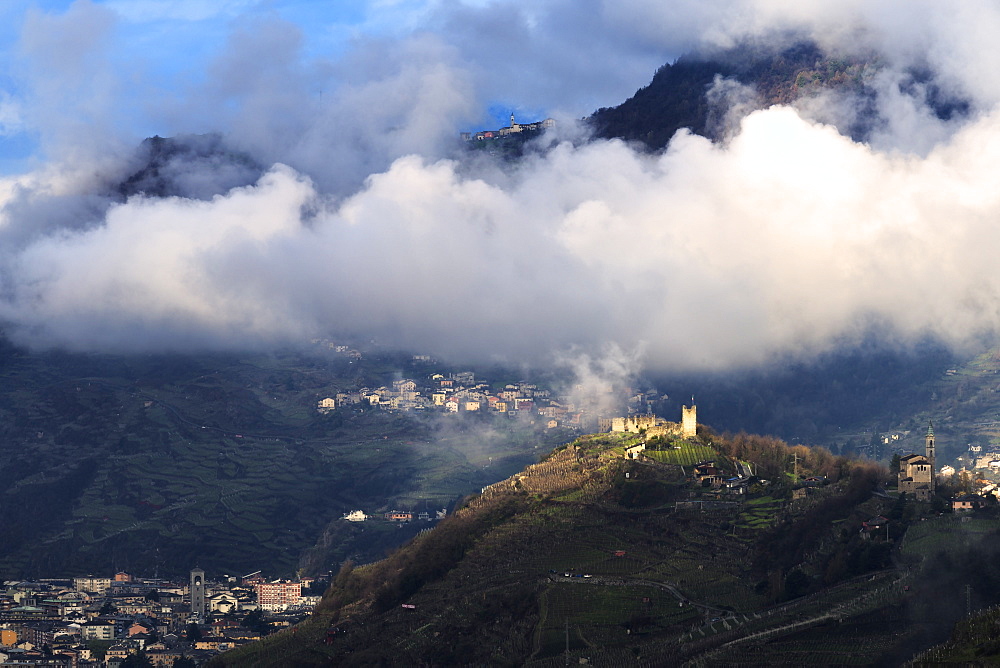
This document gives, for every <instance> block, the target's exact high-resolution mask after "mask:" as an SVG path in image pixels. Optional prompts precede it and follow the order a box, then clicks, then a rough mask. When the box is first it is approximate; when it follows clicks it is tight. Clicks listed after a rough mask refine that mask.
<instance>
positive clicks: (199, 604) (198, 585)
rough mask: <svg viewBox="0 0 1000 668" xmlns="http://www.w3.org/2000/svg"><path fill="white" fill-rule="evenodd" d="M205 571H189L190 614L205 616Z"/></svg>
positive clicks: (198, 569) (196, 569)
mask: <svg viewBox="0 0 1000 668" xmlns="http://www.w3.org/2000/svg"><path fill="white" fill-rule="evenodd" d="M205 612H206V610H205V571H203V570H201V569H200V568H195V569H194V570H193V571H191V614H192V615H198V616H199V617H201V618H202V619H204V618H205Z"/></svg>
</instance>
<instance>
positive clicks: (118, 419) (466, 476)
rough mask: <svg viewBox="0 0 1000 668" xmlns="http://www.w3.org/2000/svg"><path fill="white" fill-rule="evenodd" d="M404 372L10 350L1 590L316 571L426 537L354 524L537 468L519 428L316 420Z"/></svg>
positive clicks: (2, 435)
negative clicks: (333, 401)
mask: <svg viewBox="0 0 1000 668" xmlns="http://www.w3.org/2000/svg"><path fill="white" fill-rule="evenodd" d="M406 360H407V358H406V356H393V355H371V356H367V357H365V358H364V359H362V360H349V359H347V358H345V357H343V356H337V355H327V356H324V355H322V354H318V353H315V354H312V355H306V354H298V353H295V354H293V353H286V354H275V355H246V356H227V355H214V356H209V355H205V356H171V355H162V356H134V357H126V356H110V355H107V356H88V355H70V354H64V353H50V354H35V353H28V352H25V351H22V350H19V349H16V348H13V347H9V346H6V347H2V348H0V380H2V383H0V457H2V459H0V490H2V491H0V504H2V507H3V508H4V511H5V512H4V513H2V514H0V535H3V537H4V539H3V540H2V541H0V579H17V578H25V577H54V576H57V575H79V574H86V573H88V572H97V573H100V572H115V571H116V570H119V569H129V570H132V571H135V572H141V573H146V574H149V575H150V576H152V575H153V574H156V573H159V574H161V575H171V574H177V573H184V572H186V571H187V570H189V569H190V568H192V566H193V565H195V564H200V565H201V566H202V567H203V568H206V569H208V570H209V571H210V572H213V573H219V572H251V571H254V570H258V569H265V570H266V571H267V572H269V573H273V574H287V575H291V574H293V573H295V572H296V570H298V569H300V568H302V569H305V570H306V571H308V572H322V571H325V570H326V569H328V568H329V564H330V563H339V562H340V561H342V560H343V559H345V558H347V557H348V556H351V557H354V558H359V559H365V560H370V559H375V558H378V557H380V556H381V555H383V554H384V553H385V550H387V549H389V548H391V547H394V546H396V545H398V544H399V543H400V542H402V541H403V540H405V539H406V538H408V537H409V536H411V535H413V533H415V532H416V531H417V530H418V529H417V528H415V527H407V528H400V527H399V526H393V525H389V524H388V523H384V524H382V525H380V526H374V525H373V526H369V527H368V529H369V530H368V531H363V530H362V529H361V528H359V527H355V526H352V525H350V523H345V522H341V521H339V518H340V517H341V515H342V514H343V513H344V512H346V511H349V510H352V509H356V508H363V509H366V510H367V511H368V512H373V511H377V510H379V509H382V510H389V509H391V508H392V507H394V506H393V505H392V504H397V503H398V504H401V505H400V506H399V507H402V508H418V507H419V509H423V508H424V507H426V508H427V509H429V510H435V509H440V508H443V507H447V506H449V505H450V504H452V503H453V502H454V501H455V499H457V498H460V497H461V496H463V495H464V494H467V493H469V492H470V491H471V490H475V489H479V488H480V487H481V486H482V485H485V484H488V483H490V482H493V481H495V480H497V479H498V478H501V477H503V476H505V475H508V474H509V473H510V472H512V471H516V470H518V469H519V468H520V467H522V466H523V465H524V464H525V463H527V462H529V461H532V459H533V458H534V457H535V455H534V447H535V445H536V444H537V443H538V442H539V441H538V440H536V439H534V438H533V439H531V440H526V439H525V438H524V435H523V434H522V433H521V431H520V429H521V427H520V426H519V425H518V423H517V421H513V420H510V421H505V422H504V423H501V424H498V425H495V426H491V425H489V424H479V423H475V422H474V421H468V420H452V421H449V422H448V423H446V424H444V423H440V422H437V421H435V420H434V419H433V417H432V416H428V417H426V418H418V417H415V416H409V415H407V414H400V413H389V412H383V411H376V410H364V409H363V408H358V409H357V410H350V409H345V410H342V411H336V412H334V413H331V414H329V415H323V414H320V413H318V412H317V411H316V401H317V399H318V398H319V397H320V396H329V393H331V392H336V391H337V390H338V388H348V389H349V388H356V387H357V386H358V384H359V383H368V384H374V385H375V386H377V385H378V384H379V383H384V382H390V381H391V379H393V378H395V377H397V375H396V374H399V373H400V372H409V373H413V372H415V371H416V369H414V368H412V367H409V366H408V362H407V361H406ZM444 427H447V429H445V428H444ZM486 435H489V436H491V439H490V440H489V441H486V440H485V438H486ZM484 442H488V443H489V448H486V447H485V446H484V445H483V443H484ZM487 450H488V452H487ZM490 457H492V458H493V459H492V467H488V466H487V465H488V464H490V463H491V460H490V459H489V458H490ZM418 504H420V505H418Z"/></svg>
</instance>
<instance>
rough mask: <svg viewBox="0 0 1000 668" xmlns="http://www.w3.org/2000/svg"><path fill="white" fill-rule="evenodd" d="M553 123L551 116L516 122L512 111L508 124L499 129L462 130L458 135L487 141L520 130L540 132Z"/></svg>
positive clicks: (515, 134)
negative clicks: (527, 121) (533, 120)
mask: <svg viewBox="0 0 1000 668" xmlns="http://www.w3.org/2000/svg"><path fill="white" fill-rule="evenodd" d="M555 125H556V122H555V121H554V120H553V119H551V118H546V119H545V120H544V121H535V122H534V123H518V122H517V121H515V120H514V114H513V113H512V114H511V115H510V125H508V126H505V127H502V128H500V129H499V130H480V131H479V132H463V133H461V135H460V136H461V138H462V140H463V141H487V140H492V139H501V138H503V137H510V136H511V135H514V136H517V135H519V134H520V133H522V132H540V131H542V130H547V129H549V128H553V127H555Z"/></svg>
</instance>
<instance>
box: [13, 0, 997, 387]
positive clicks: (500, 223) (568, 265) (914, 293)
mask: <svg viewBox="0 0 1000 668" xmlns="http://www.w3.org/2000/svg"><path fill="white" fill-rule="evenodd" d="M407 6H408V8H409V9H413V10H414V11H416V9H421V10H423V9H427V11H428V12H429V13H428V14H427V15H426V16H427V17H428V18H426V19H422V20H425V21H426V22H427V23H426V26H427V28H428V31H426V32H420V33H414V34H407V35H406V36H405V37H403V38H399V39H395V38H393V39H389V38H386V37H384V36H383V37H381V38H374V37H360V38H358V39H357V40H356V42H355V43H354V45H353V47H352V50H351V52H350V53H349V54H348V55H347V56H345V57H343V58H338V59H331V60H310V59H306V58H305V57H304V56H303V52H304V44H305V42H306V41H307V39H308V36H307V34H306V33H305V32H303V30H302V29H301V28H299V27H297V26H295V25H293V24H291V23H287V22H280V21H259V20H255V21H242V22H239V23H238V24H237V25H236V28H235V29H234V31H233V32H232V34H231V38H230V41H229V43H228V44H227V46H226V47H225V48H224V49H223V50H222V52H221V53H220V54H219V55H218V56H217V57H216V59H215V61H214V62H213V63H212V64H210V65H207V66H206V68H205V69H206V73H207V74H206V76H205V79H204V81H203V82H202V81H200V82H197V83H195V84H193V85H192V86H191V89H190V90H189V91H187V93H186V94H185V95H183V96H181V97H180V99H172V100H167V101H165V100H164V99H163V98H159V97H154V98H151V99H150V100H149V102H150V105H151V107H155V108H156V110H157V111H156V113H157V114H158V115H157V118H160V119H162V120H163V122H164V124H165V125H167V126H168V127H171V128H174V129H180V130H184V131H188V132H202V131H206V130H213V129H221V130H224V131H226V132H227V138H228V140H229V141H230V142H231V143H232V144H234V145H236V146H238V147H239V148H241V149H243V150H246V151H247V152H249V153H250V154H251V155H252V156H253V157H254V158H255V159H256V160H258V161H260V162H261V163H262V164H264V165H265V166H267V165H272V164H278V163H281V164H282V165H288V166H287V167H286V166H275V167H273V168H271V169H269V171H268V172H267V174H266V175H265V176H264V177H263V178H262V179H261V181H260V182H259V183H257V184H256V185H253V186H250V187H247V188H242V189H236V190H232V191H230V192H229V193H226V194H224V195H221V196H219V197H216V198H214V199H209V200H206V201H202V200H196V199H193V198H192V199H185V198H170V199H163V200H151V199H143V198H135V199H132V200H129V201H128V202H125V203H116V204H114V205H111V204H110V203H109V200H108V199H105V198H102V197H97V196H94V195H93V194H92V193H93V192H94V184H95V183H98V182H99V181H98V179H97V177H96V176H95V174H101V173H107V171H106V169H104V168H100V166H95V164H94V162H93V156H95V155H100V154H105V155H106V154H108V152H109V148H110V149H111V151H110V153H111V155H112V157H115V151H117V150H118V149H117V148H116V147H117V146H119V145H121V144H115V143H114V142H111V143H110V144H109V141H110V140H109V139H108V137H120V136H121V135H120V134H116V132H115V130H116V127H115V126H116V125H117V123H118V122H120V121H123V119H127V117H128V114H127V113H125V112H123V111H122V109H123V107H125V106H127V105H128V104H132V102H131V97H130V95H129V94H126V93H124V92H123V90H124V89H125V86H124V84H123V83H122V79H121V78H120V77H119V76H116V73H115V71H114V68H112V67H110V65H109V61H108V59H107V58H105V56H104V54H105V53H106V49H107V46H108V40H111V39H112V37H111V36H112V35H114V31H115V30H116V25H117V24H116V23H115V20H114V16H113V15H110V14H109V13H108V11H107V9H106V8H101V7H97V6H94V5H90V4H87V3H81V4H77V5H74V6H73V8H72V9H71V10H70V13H68V14H67V15H65V16H55V17H52V16H43V15H34V17H33V18H32V19H31V21H29V24H28V26H27V28H26V31H25V35H24V45H25V54H26V58H27V60H28V65H27V71H28V72H29V75H28V77H29V79H30V80H31V81H32V83H33V89H32V90H33V94H32V96H31V98H30V100H29V102H28V103H26V104H27V106H24V107H22V111H21V113H20V118H22V119H26V118H29V117H30V122H31V123H33V124H35V125H36V126H37V127H38V128H41V131H43V132H44V133H46V136H47V137H49V138H50V139H49V141H51V142H52V144H53V145H57V146H60V147H63V148H64V150H63V151H62V152H60V153H59V155H61V156H66V159H65V161H63V162H60V163H58V164H57V165H51V166H48V167H47V168H46V169H45V170H41V171H40V172H39V173H38V174H35V175H32V176H31V177H30V178H29V177H25V178H23V179H20V180H18V182H17V185H8V186H6V187H5V188H2V189H0V192H3V193H5V195H4V197H5V198H6V199H4V200H3V202H2V206H3V209H2V221H3V223H2V225H0V242H2V243H0V247H2V248H3V253H2V255H0V295H2V296H0V316H2V317H3V318H4V319H5V320H6V321H7V322H8V323H9V326H8V327H7V331H8V332H10V333H12V334H13V335H14V336H16V337H18V338H19V340H21V341H24V342H30V343H33V344H36V345H60V346H66V347H70V348H80V349H116V350H117V349H122V348H132V349H143V348H145V349H161V348H164V347H167V348H175V349H186V348H192V347H210V348H220V347H240V346H266V345H275V344H277V343H290V342H296V341H302V340H308V338H309V337H311V336H313V335H315V334H317V333H353V334H358V335H364V336H375V337H377V338H379V339H380V340H382V341H385V342H387V343H395V344H400V345H407V346H411V347H416V348H420V349H422V350H428V351H431V352H435V353H438V354H441V355H452V356H456V357H463V358H476V357H478V358H480V359H496V358H502V359H507V360H521V359H526V358H534V359H539V358H544V357H547V356H549V355H551V354H552V351H556V350H574V351H576V353H575V354H577V355H578V356H579V357H578V359H582V360H586V359H587V357H586V355H591V356H592V357H591V358H590V359H597V358H596V357H594V356H597V355H603V356H604V357H608V358H611V357H614V358H620V359H624V360H633V358H632V357H631V356H630V355H626V354H616V355H611V356H609V355H607V354H606V351H608V350H618V351H634V350H644V351H645V352H644V355H645V358H644V359H646V360H647V361H648V363H650V364H653V365H656V366H658V367H661V368H672V369H680V368H722V367H731V366H739V365H747V364H759V363H762V362H766V361H767V360H768V359H769V357H770V356H771V355H773V354H777V353H784V352H789V351H792V352H803V353H806V354H810V353H815V352H817V351H821V350H824V349H826V348H828V347H829V346H831V345H833V344H834V342H835V341H842V340H844V339H845V337H846V338H849V337H850V336H851V335H852V334H853V333H855V332H857V331H859V329H860V328H863V327H865V326H868V325H870V324H871V323H873V322H877V323H880V324H881V326H882V327H884V328H885V330H886V331H887V332H891V333H892V335H894V336H898V337H899V338H900V339H903V340H905V339H916V338H919V337H921V336H924V335H926V334H933V335H936V336H939V337H941V338H943V339H944V340H947V341H950V342H952V343H954V344H956V345H962V344H963V343H965V342H968V341H971V340H974V339H976V338H977V337H979V336H981V335H983V334H996V333H997V331H998V330H1000V301H998V297H1000V279H997V278H995V275H996V272H995V271H994V269H993V265H994V256H995V255H996V250H997V249H998V248H1000V238H998V233H997V231H996V229H995V227H996V226H995V222H994V221H995V220H996V219H997V218H998V216H1000V187H998V186H1000V183H997V179H998V177H997V176H996V170H995V169H994V167H993V166H994V165H996V164H997V162H998V160H1000V111H998V109H997V104H998V102H1000V79H996V77H994V75H993V73H995V72H997V71H1000V68H996V67H995V65H996V64H997V63H995V62H994V61H995V59H996V58H997V56H996V55H995V54H994V50H993V49H992V48H991V47H989V44H991V42H990V39H992V37H993V36H994V35H997V34H1000V20H998V16H1000V13H998V10H996V9H995V8H994V7H993V6H977V7H976V9H968V8H963V9H960V10H956V11H950V12H949V11H946V10H944V9H941V6H940V5H939V4H938V3H931V2H916V3H896V2H885V3H862V2H847V3H842V4H838V5H835V6H834V5H823V6H822V7H820V6H818V5H814V4H812V5H803V4H801V3H791V2H777V1H775V0H772V1H767V2H766V1H763V0H760V1H758V2H737V1H736V0H733V1H732V2H720V3H712V4H710V5H705V4H704V3H694V2H692V3H680V4H674V5H672V6H671V7H669V8H666V9H665V8H664V4H663V3H652V2H644V1H640V0H633V1H631V2H625V3H619V4H611V3H606V2H599V1H598V0H587V1H586V2H584V3H583V4H582V5H580V4H573V5H572V7H576V8H578V9H579V8H581V7H582V8H583V9H584V10H587V11H577V12H571V11H569V10H570V8H571V6H570V4H568V3H566V2H565V1H563V0H550V1H549V2H541V3H537V4H536V5H533V7H532V11H531V12H530V15H529V13H528V12H526V11H524V10H521V9H519V8H518V5H517V4H515V3H509V2H493V3H478V4H475V5H473V4H471V3H439V4H432V5H429V6H428V7H427V8H424V7H416V8H415V7H414V6H412V5H407ZM375 9H378V8H375ZM382 10H385V11H388V10H386V9H385V7H383V8H382ZM904 10H905V11H904ZM373 11H374V10H373ZM963 26H967V27H968V28H969V29H968V30H965V31H963V30H962V27H963ZM598 27H600V28H601V29H600V31H596V30H597V28H598ZM83 28H85V29H86V31H87V34H76V31H77V30H78V29H83ZM790 28H797V29H799V30H804V31H806V32H807V33H809V34H811V35H813V36H814V37H817V38H820V39H821V40H822V42H823V44H824V45H825V46H826V47H827V48H829V49H831V50H834V51H835V50H836V49H839V48H848V47H849V46H850V47H851V48H855V47H857V46H858V45H859V44H860V45H862V46H863V47H864V48H874V47H879V48H880V49H882V52H883V53H884V54H885V55H884V56H883V61H882V62H883V64H884V66H885V67H884V69H883V70H882V73H881V74H880V75H879V78H878V79H877V80H876V81H874V82H873V83H874V87H873V91H874V94H875V96H876V99H875V100H874V102H873V104H874V108H875V109H876V110H877V111H878V113H879V116H880V118H881V119H882V121H883V123H882V125H880V126H878V127H877V128H876V130H875V132H874V133H873V134H872V136H871V140H870V141H869V142H868V143H857V142H855V141H852V140H851V139H850V138H849V137H847V136H845V134H844V133H843V132H842V131H838V129H837V126H835V125H834V123H836V124H837V125H839V126H840V127H844V126H846V125H847V124H849V123H850V122H851V119H852V118H854V117H855V116H856V114H857V109H856V107H855V106H854V104H855V102H856V101H855V100H851V99H846V98H835V97H833V96H830V95H829V94H827V95H825V96H820V97H817V98H813V99H811V100H806V101H803V102H800V103H799V107H798V109H793V108H789V107H774V108H771V109H765V110H758V111H754V112H752V113H749V114H748V115H744V114H745V113H746V110H749V109H751V108H752V105H751V104H748V101H752V100H753V96H752V93H751V92H749V91H747V90H745V89H743V88H741V87H736V86H731V85H729V86H728V87H726V86H725V84H723V83H720V84H719V85H718V86H717V89H716V91H717V92H719V93H722V92H725V93H726V99H728V100H730V101H736V102H738V103H739V104H741V105H743V106H742V109H743V110H744V111H743V112H740V113H736V114H734V115H732V116H730V117H727V118H725V119H724V120H725V122H727V123H728V124H729V127H730V128H731V132H730V133H729V135H728V138H727V141H726V142H725V143H724V144H719V145H713V144H712V143H711V142H709V141H708V140H706V139H704V138H701V137H697V136H694V135H691V134H689V133H685V132H681V133H679V134H678V135H677V136H676V137H675V138H674V140H673V141H672V142H671V144H670V146H669V147H668V149H667V150H666V151H665V152H664V153H663V154H661V155H652V156H651V155H645V154H641V153H638V152H636V151H634V150H633V149H632V148H630V147H628V146H626V145H625V144H623V143H621V142H615V141H611V142H604V141H598V142H591V143H585V142H581V141H579V137H580V135H579V129H578V128H574V127H572V125H571V123H569V122H565V123H564V124H563V126H562V127H561V128H560V129H559V133H562V134H561V135H558V136H563V137H570V136H573V137H574V138H575V143H574V142H570V141H566V142H564V143H561V144H558V145H556V146H554V147H553V148H552V150H551V151H549V152H548V153H546V154H544V155H542V154H539V155H534V154H532V155H530V156H529V157H527V158H526V159H525V160H524V161H522V162H521V163H519V164H517V165H505V164H485V163H478V162H475V161H471V160H469V161H464V162H454V161H451V160H448V159H447V158H448V156H451V155H453V150H454V138H455V134H456V130H457V128H459V127H461V126H462V124H463V123H465V122H467V121H468V119H470V118H473V117H474V116H475V114H476V109H477V108H478V107H479V106H481V105H482V100H483V99H486V98H491V97H493V96H495V97H499V98H503V97H505V96H518V95H519V96H521V98H520V99H532V100H534V99H543V100H545V105H546V106H556V105H565V106H564V108H571V109H572V108H574V107H573V105H578V106H577V107H575V109H579V105H583V104H585V102H581V100H584V99H585V98H586V96H587V95H588V94H591V92H590V91H589V90H588V87H589V86H590V83H591V82H593V81H596V80H599V79H607V78H608V77H609V76H611V73H614V74H615V76H618V77H619V80H617V81H614V82H613V83H611V84H608V85H607V86H604V85H603V84H601V85H600V86H598V87H597V88H596V89H595V90H599V91H600V92H596V93H592V94H593V95H596V96H600V95H610V94H611V93H610V92H609V91H612V92H613V89H615V90H617V88H622V89H629V92H631V89H630V87H631V88H634V87H635V85H636V84H633V83H629V78H630V77H633V76H637V75H635V73H636V72H639V71H645V74H644V75H643V76H644V77H645V78H647V79H648V76H649V75H650V74H651V71H652V69H653V68H652V67H649V68H648V70H644V69H643V68H644V67H645V65H643V63H645V62H646V59H649V58H652V57H653V56H652V55H651V54H656V53H666V52H669V51H670V50H671V49H673V48H675V47H676V46H678V45H684V44H698V43H701V44H704V43H706V41H708V42H711V43H715V44H721V43H726V42H727V41H729V42H732V41H733V40H736V39H739V38H743V37H747V36H757V38H759V39H765V38H767V37H768V36H769V35H771V34H772V31H785V30H788V29H790ZM595 31H596V32H595ZM630 39H631V40H632V43H631V44H628V45H626V42H627V41H628V40H630ZM501 43H506V44H511V43H516V44H518V45H519V48H518V49H516V50H513V51H510V50H508V52H506V53H505V52H504V50H503V49H500V48H498V45H499V44H501ZM657 64H661V63H657ZM916 66H921V67H923V68H924V70H925V71H926V73H927V74H926V76H925V77H924V78H923V79H920V80H917V79H914V77H913V75H912V68H913V67H916ZM82 81H94V82H96V83H95V85H89V84H87V85H84V84H83V83H81V82H82ZM638 83H644V81H639V82H638ZM724 87H725V91H723V88H724ZM932 89H936V90H937V91H939V92H943V94H945V95H958V96H963V97H964V98H966V99H967V100H968V101H969V102H970V105H971V106H970V113H969V115H968V116H966V115H962V114H959V115H956V116H955V117H954V118H951V119H949V120H942V119H940V118H937V116H935V115H934V114H933V113H932V112H931V109H930V107H929V106H928V104H927V102H928V96H929V95H930V94H931V92H932ZM65 90H70V91H72V92H73V94H74V96H76V97H75V99H71V100H64V97H63V96H64V93H65ZM581 91H585V92H583V93H581ZM536 95H537V97H536ZM122 100H124V102H122V103H121V104H119V102H120V101H122ZM8 102H9V104H10V105H11V108H15V109H16V108H17V105H18V104H19V102H20V101H19V100H15V99H10V100H8ZM61 104H62V105H63V106H60V105H61ZM3 109H4V106H3V101H0V112H2V110H3ZM2 118H3V117H2V115H0V125H2ZM824 121H825V122H824ZM574 133H577V134H574ZM81 146H82V147H83V148H84V149H86V150H82V149H81V148H80V147H81ZM80 156H83V157H82V158H81V157H80ZM116 164H118V165H119V167H118V169H119V176H120V175H121V173H122V172H121V170H122V169H124V168H123V167H121V166H120V163H116ZM206 164H207V163H206ZM171 169H173V170H175V171H176V170H177V169H178V165H172V166H171ZM190 169H191V170H192V174H190V175H188V176H189V179H188V181H185V182H190V183H203V182H205V180H204V179H202V178H201V174H200V173H199V172H198V171H197V170H198V166H197V165H196V164H195V163H193V162H192V163H191V165H190ZM217 182H218V181H217V180H213V181H212V183H217ZM201 195H202V196H204V193H201ZM633 361H634V360H633ZM632 364H633V362H629V363H628V364H623V365H622V368H623V369H624V368H625V367H628V368H631V365H632ZM622 373H626V372H624V371H623V372H622ZM626 375H627V374H626Z"/></svg>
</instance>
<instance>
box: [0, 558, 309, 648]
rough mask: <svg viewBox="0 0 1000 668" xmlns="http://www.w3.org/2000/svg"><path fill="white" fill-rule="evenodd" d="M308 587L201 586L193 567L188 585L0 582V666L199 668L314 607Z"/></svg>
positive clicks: (127, 580)
mask: <svg viewBox="0 0 1000 668" xmlns="http://www.w3.org/2000/svg"><path fill="white" fill-rule="evenodd" d="M313 583H314V581H313V580H311V579H308V578H305V579H302V580H296V581H289V580H267V579H265V578H264V577H263V576H262V575H261V573H260V572H256V573H251V574H249V575H245V576H243V577H241V578H236V577H229V576H226V577H225V578H224V579H223V580H222V581H207V580H206V579H205V578H204V571H202V570H200V569H195V570H194V571H192V572H191V577H190V580H189V581H188V582H183V581H181V582H177V581H170V580H162V579H144V578H136V577H133V576H132V575H129V574H128V573H124V572H120V573H117V574H115V575H114V576H113V577H95V576H86V577H76V578H67V579H59V578H55V579H46V580H32V581H19V582H6V583H2V586H0V665H4V666H6V665H18V666H30V665H44V666H66V667H67V668H78V667H79V668H83V667H87V666H93V667H95V668H97V667H102V668H103V667H105V666H118V665H120V664H121V663H122V662H124V661H125V660H126V659H127V658H128V657H129V656H131V655H135V654H139V653H142V655H144V656H145V657H146V659H148V660H149V662H150V663H151V664H152V665H154V666H172V665H174V663H175V662H176V661H178V660H180V659H190V660H191V661H192V662H194V663H195V664H200V663H202V662H204V661H206V660H207V659H209V658H211V657H212V656H214V655H216V654H218V653H219V652H223V651H226V650H229V649H232V648H234V647H237V646H239V645H242V644H245V643H248V642H252V641H254V640H259V639H260V638H261V637H262V635H265V634H266V633H267V632H269V630H277V629H278V628H282V627H286V626H290V625H291V624H294V623H297V622H298V621H300V620H301V619H302V618H303V617H304V616H305V615H307V614H308V613H309V611H310V610H311V609H312V608H313V607H314V606H315V605H316V603H318V602H319V599H320V596H319V595H316V594H314V593H310V592H311V588H312V585H313ZM244 622H246V623H244ZM95 641H97V642H95ZM95 647H97V648H100V649H95Z"/></svg>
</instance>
